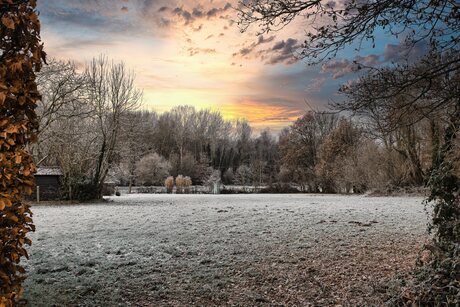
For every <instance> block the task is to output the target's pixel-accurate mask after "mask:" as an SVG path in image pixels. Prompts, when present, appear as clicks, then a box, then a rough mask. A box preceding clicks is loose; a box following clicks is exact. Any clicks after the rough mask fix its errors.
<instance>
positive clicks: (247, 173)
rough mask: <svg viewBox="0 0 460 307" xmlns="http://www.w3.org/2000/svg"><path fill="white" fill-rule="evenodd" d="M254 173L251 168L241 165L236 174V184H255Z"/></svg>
mask: <svg viewBox="0 0 460 307" xmlns="http://www.w3.org/2000/svg"><path fill="white" fill-rule="evenodd" d="M252 175H253V174H252V172H251V169H250V168H249V166H247V165H244V164H243V165H240V166H239V167H238V168H237V169H236V172H235V183H236V184H238V185H242V186H246V185H249V184H251V183H252V182H253V177H252Z"/></svg>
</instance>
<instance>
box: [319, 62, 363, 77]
mask: <svg viewBox="0 0 460 307" xmlns="http://www.w3.org/2000/svg"><path fill="white" fill-rule="evenodd" d="M358 68H359V67H358V64H356V63H354V62H351V61H349V60H347V59H341V60H331V61H329V62H327V63H325V64H323V66H322V67H321V72H323V73H332V78H334V79H337V78H340V77H343V76H345V75H347V74H349V73H351V72H355V71H357V70H358Z"/></svg>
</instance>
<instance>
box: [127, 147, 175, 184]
mask: <svg viewBox="0 0 460 307" xmlns="http://www.w3.org/2000/svg"><path fill="white" fill-rule="evenodd" d="M170 170H171V164H170V163H169V162H168V161H167V160H166V159H165V158H164V157H162V156H160V155H158V154H157V153H152V154H148V155H146V156H144V157H142V158H141V159H140V161H139V162H137V163H136V170H135V175H136V181H137V182H138V183H140V184H142V185H162V184H163V182H164V180H165V178H167V177H168V176H169V171H170Z"/></svg>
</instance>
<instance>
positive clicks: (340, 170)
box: [316, 119, 366, 193]
mask: <svg viewBox="0 0 460 307" xmlns="http://www.w3.org/2000/svg"><path fill="white" fill-rule="evenodd" d="M361 143H362V131H361V130H360V129H359V128H358V127H355V126H354V124H353V123H352V122H351V121H350V120H347V119H341V120H340V121H339V124H338V125H337V127H336V128H334V129H333V130H332V131H331V132H330V133H329V134H328V136H327V137H326V139H325V140H324V143H323V144H322V146H321V149H320V152H319V163H318V165H317V169H316V170H317V174H318V177H319V181H320V184H321V187H322V190H323V192H332V193H334V192H347V193H349V192H350V191H351V190H353V191H354V192H364V191H365V190H366V180H365V179H364V178H363V176H362V175H360V174H358V173H357V172H356V171H355V170H358V169H360V167H359V163H360V162H359V161H358V159H359V156H358V149H359V147H360V145H361Z"/></svg>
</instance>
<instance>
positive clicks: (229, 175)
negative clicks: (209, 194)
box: [222, 168, 235, 184]
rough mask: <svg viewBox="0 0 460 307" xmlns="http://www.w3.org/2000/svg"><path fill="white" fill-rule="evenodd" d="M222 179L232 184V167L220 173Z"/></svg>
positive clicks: (233, 175)
mask: <svg viewBox="0 0 460 307" xmlns="http://www.w3.org/2000/svg"><path fill="white" fill-rule="evenodd" d="M222 180H223V182H224V184H233V182H234V180H235V174H234V173H233V169H232V168H228V169H227V170H226V171H225V172H224V174H223V175H222Z"/></svg>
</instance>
